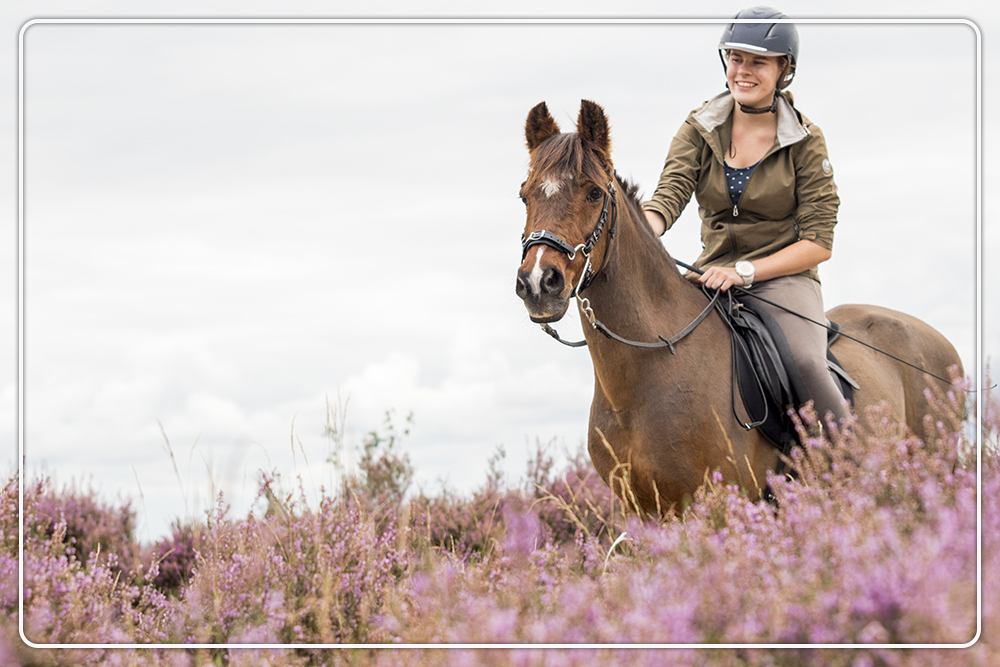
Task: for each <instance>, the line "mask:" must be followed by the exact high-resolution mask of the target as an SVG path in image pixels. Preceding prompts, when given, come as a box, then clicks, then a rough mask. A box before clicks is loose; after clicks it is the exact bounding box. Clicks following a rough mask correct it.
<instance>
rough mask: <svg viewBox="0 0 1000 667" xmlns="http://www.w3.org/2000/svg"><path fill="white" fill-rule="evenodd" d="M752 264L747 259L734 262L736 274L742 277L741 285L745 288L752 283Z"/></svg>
mask: <svg viewBox="0 0 1000 667" xmlns="http://www.w3.org/2000/svg"><path fill="white" fill-rule="evenodd" d="M754 271H755V269H754V267H753V264H751V263H750V262H747V261H739V262H736V274H737V275H738V276H739V277H740V278H742V279H743V287H744V288H747V287H750V286H751V285H753V274H754Z"/></svg>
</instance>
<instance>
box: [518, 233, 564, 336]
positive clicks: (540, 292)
mask: <svg viewBox="0 0 1000 667" xmlns="http://www.w3.org/2000/svg"><path fill="white" fill-rule="evenodd" d="M541 251H542V248H539V253H538V255H539V256H538V257H537V258H529V259H527V260H526V262H525V264H522V265H521V267H520V268H519V269H518V270H517V284H516V286H515V288H514V291H515V292H516V293H517V295H518V296H519V297H521V300H522V301H524V307H525V308H526V309H527V311H528V317H529V318H531V321H532V322H535V323H546V322H556V321H558V320H561V319H562V317H563V315H565V314H566V310H567V309H568V308H569V301H570V297H571V296H572V292H573V289H572V287H571V286H570V285H569V283H568V282H567V280H566V276H565V275H564V274H563V272H562V270H560V269H559V267H558V266H555V265H549V266H547V267H542V266H541ZM528 264H532V265H533V266H532V267H531V268H530V269H528V268H525V267H526V265H528Z"/></svg>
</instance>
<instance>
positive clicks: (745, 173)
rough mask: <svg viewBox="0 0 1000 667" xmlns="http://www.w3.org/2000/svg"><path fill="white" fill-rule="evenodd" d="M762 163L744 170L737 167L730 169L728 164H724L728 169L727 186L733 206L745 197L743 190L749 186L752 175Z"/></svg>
mask: <svg viewBox="0 0 1000 667" xmlns="http://www.w3.org/2000/svg"><path fill="white" fill-rule="evenodd" d="M758 164H760V162H757V163H754V164H752V165H750V166H749V167H745V168H743V169H737V168H736V167H730V166H729V165H728V164H726V163H725V162H723V165H725V167H726V184H727V185H728V186H729V198H730V199H731V200H732V201H733V206H736V204H738V203H739V201H740V197H742V196H743V188H745V187H746V186H747V181H748V180H750V174H752V173H753V170H754V169H755V168H756V167H757V165H758Z"/></svg>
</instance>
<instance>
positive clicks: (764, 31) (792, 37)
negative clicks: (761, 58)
mask: <svg viewBox="0 0 1000 667" xmlns="http://www.w3.org/2000/svg"><path fill="white" fill-rule="evenodd" d="M733 18H734V19H757V20H760V21H762V22H761V23H728V24H726V28H725V30H723V31H722V39H721V40H720V41H719V57H720V58H722V68H723V70H724V69H725V68H726V56H725V52H726V51H728V50H729V49H739V50H741V51H752V52H754V53H760V54H761V55H765V56H788V72H787V73H786V74H785V78H784V79H783V80H782V81H779V82H778V89H779V90H780V89H782V88H786V87H787V86H788V85H789V84H791V82H792V77H794V76H795V65H796V63H797V62H798V59H799V33H798V31H797V30H796V29H795V25H794V24H792V23H779V22H770V21H768V20H767V19H787V18H788V17H787V16H786V15H784V14H782V13H781V12H779V11H778V10H777V9H773V8H772V7H751V8H750V9H744V10H742V11H740V12H739V13H738V14H737V15H736V16H734V17H733Z"/></svg>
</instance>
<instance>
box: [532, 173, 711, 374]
mask: <svg viewBox="0 0 1000 667" xmlns="http://www.w3.org/2000/svg"><path fill="white" fill-rule="evenodd" d="M609 214H610V218H609ZM617 224H618V197H617V195H616V191H615V182H614V178H612V179H611V180H610V181H608V187H607V190H606V191H605V193H604V202H603V204H602V206H601V214H600V216H599V217H598V218H597V224H596V225H595V226H594V231H592V232H591V233H590V236H588V237H587V239H586V240H585V241H584V242H583V243H580V244H579V245H576V246H571V245H570V244H568V243H566V242H565V241H564V240H562V239H561V238H559V235H558V234H554V233H552V232H550V231H548V230H546V229H539V230H535V231H533V232H531V234H529V235H528V236H527V238H525V237H523V236H522V237H521V262H524V258H525V257H527V256H528V249H529V248H531V247H533V246H536V245H546V246H549V247H550V248H554V249H556V250H558V251H560V252H562V253H564V254H566V255H567V256H568V257H569V260H570V261H573V260H574V259H576V253H577V252H583V256H584V258H585V259H586V263H585V264H584V267H583V271H581V272H580V280H579V281H578V282H577V284H576V287H575V288H574V289H573V293H572V296H573V297H575V298H576V300H577V303H578V304H579V306H580V311H581V312H582V313H583V314H584V316H585V317H586V318H587V321H588V322H590V325H591V326H592V327H594V329H596V330H597V331H600V332H601V333H602V334H604V335H605V336H606V337H608V338H610V339H611V340H615V341H618V342H619V343H624V344H625V345H631V346H632V347H643V348H661V347H666V348H669V349H670V353H671V354H676V353H677V351H676V350H675V349H674V345H675V344H676V343H677V342H678V341H680V340H681V339H682V338H684V337H685V336H687V335H688V334H689V333H691V332H692V331H694V329H695V328H696V327H697V326H698V325H699V324H701V323H702V321H703V320H704V319H705V318H706V317H708V315H709V313H711V312H712V309H713V308H715V306H716V304H717V302H718V300H719V294H720V292H719V291H718V290H716V291H715V293H714V295H712V296H711V297H710V299H709V303H708V305H707V306H706V307H705V309H704V310H703V311H701V313H700V314H699V315H698V317H696V318H695V319H694V320H693V321H692V322H691V323H690V324H688V325H687V326H686V327H684V328H683V329H682V330H681V331H680V332H679V333H677V334H676V335H674V336H671V337H670V338H664V337H663V336H658V338H659V340H658V341H656V342H654V343H644V342H639V341H634V340H628V339H627V338H622V337H621V336H619V335H618V334H616V333H614V332H613V331H611V330H610V329H608V327H607V326H605V325H604V323H603V322H601V321H600V320H599V319H597V317H596V316H595V315H594V309H593V308H592V307H591V305H590V299H588V298H586V297H583V296H580V293H581V292H582V291H583V290H585V289H587V288H588V287H590V285H591V284H593V282H594V280H595V279H596V278H597V276H599V275H600V274H601V272H602V271H603V270H604V267H605V266H607V264H608V258H609V257H610V256H611V241H613V240H614V238H615V228H616V226H617ZM605 225H608V244H607V246H608V247H607V249H606V250H605V252H604V259H603V260H601V266H600V267H598V269H597V270H596V271H591V266H590V254H591V253H592V252H593V250H594V247H595V246H596V245H597V242H598V241H600V240H601V236H602V235H603V234H604V226H605ZM706 294H707V292H706ZM540 326H541V327H542V331H544V332H545V333H547V334H548V335H550V336H552V337H553V338H555V339H556V340H557V341H559V342H560V343H562V344H563V345H567V346H569V347H582V346H584V345H586V344H587V341H586V340H581V341H577V342H570V341H567V340H564V339H562V338H561V337H560V336H559V332H557V331H556V330H555V329H553V328H552V327H550V326H549V325H548V324H546V323H541V324H540Z"/></svg>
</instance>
